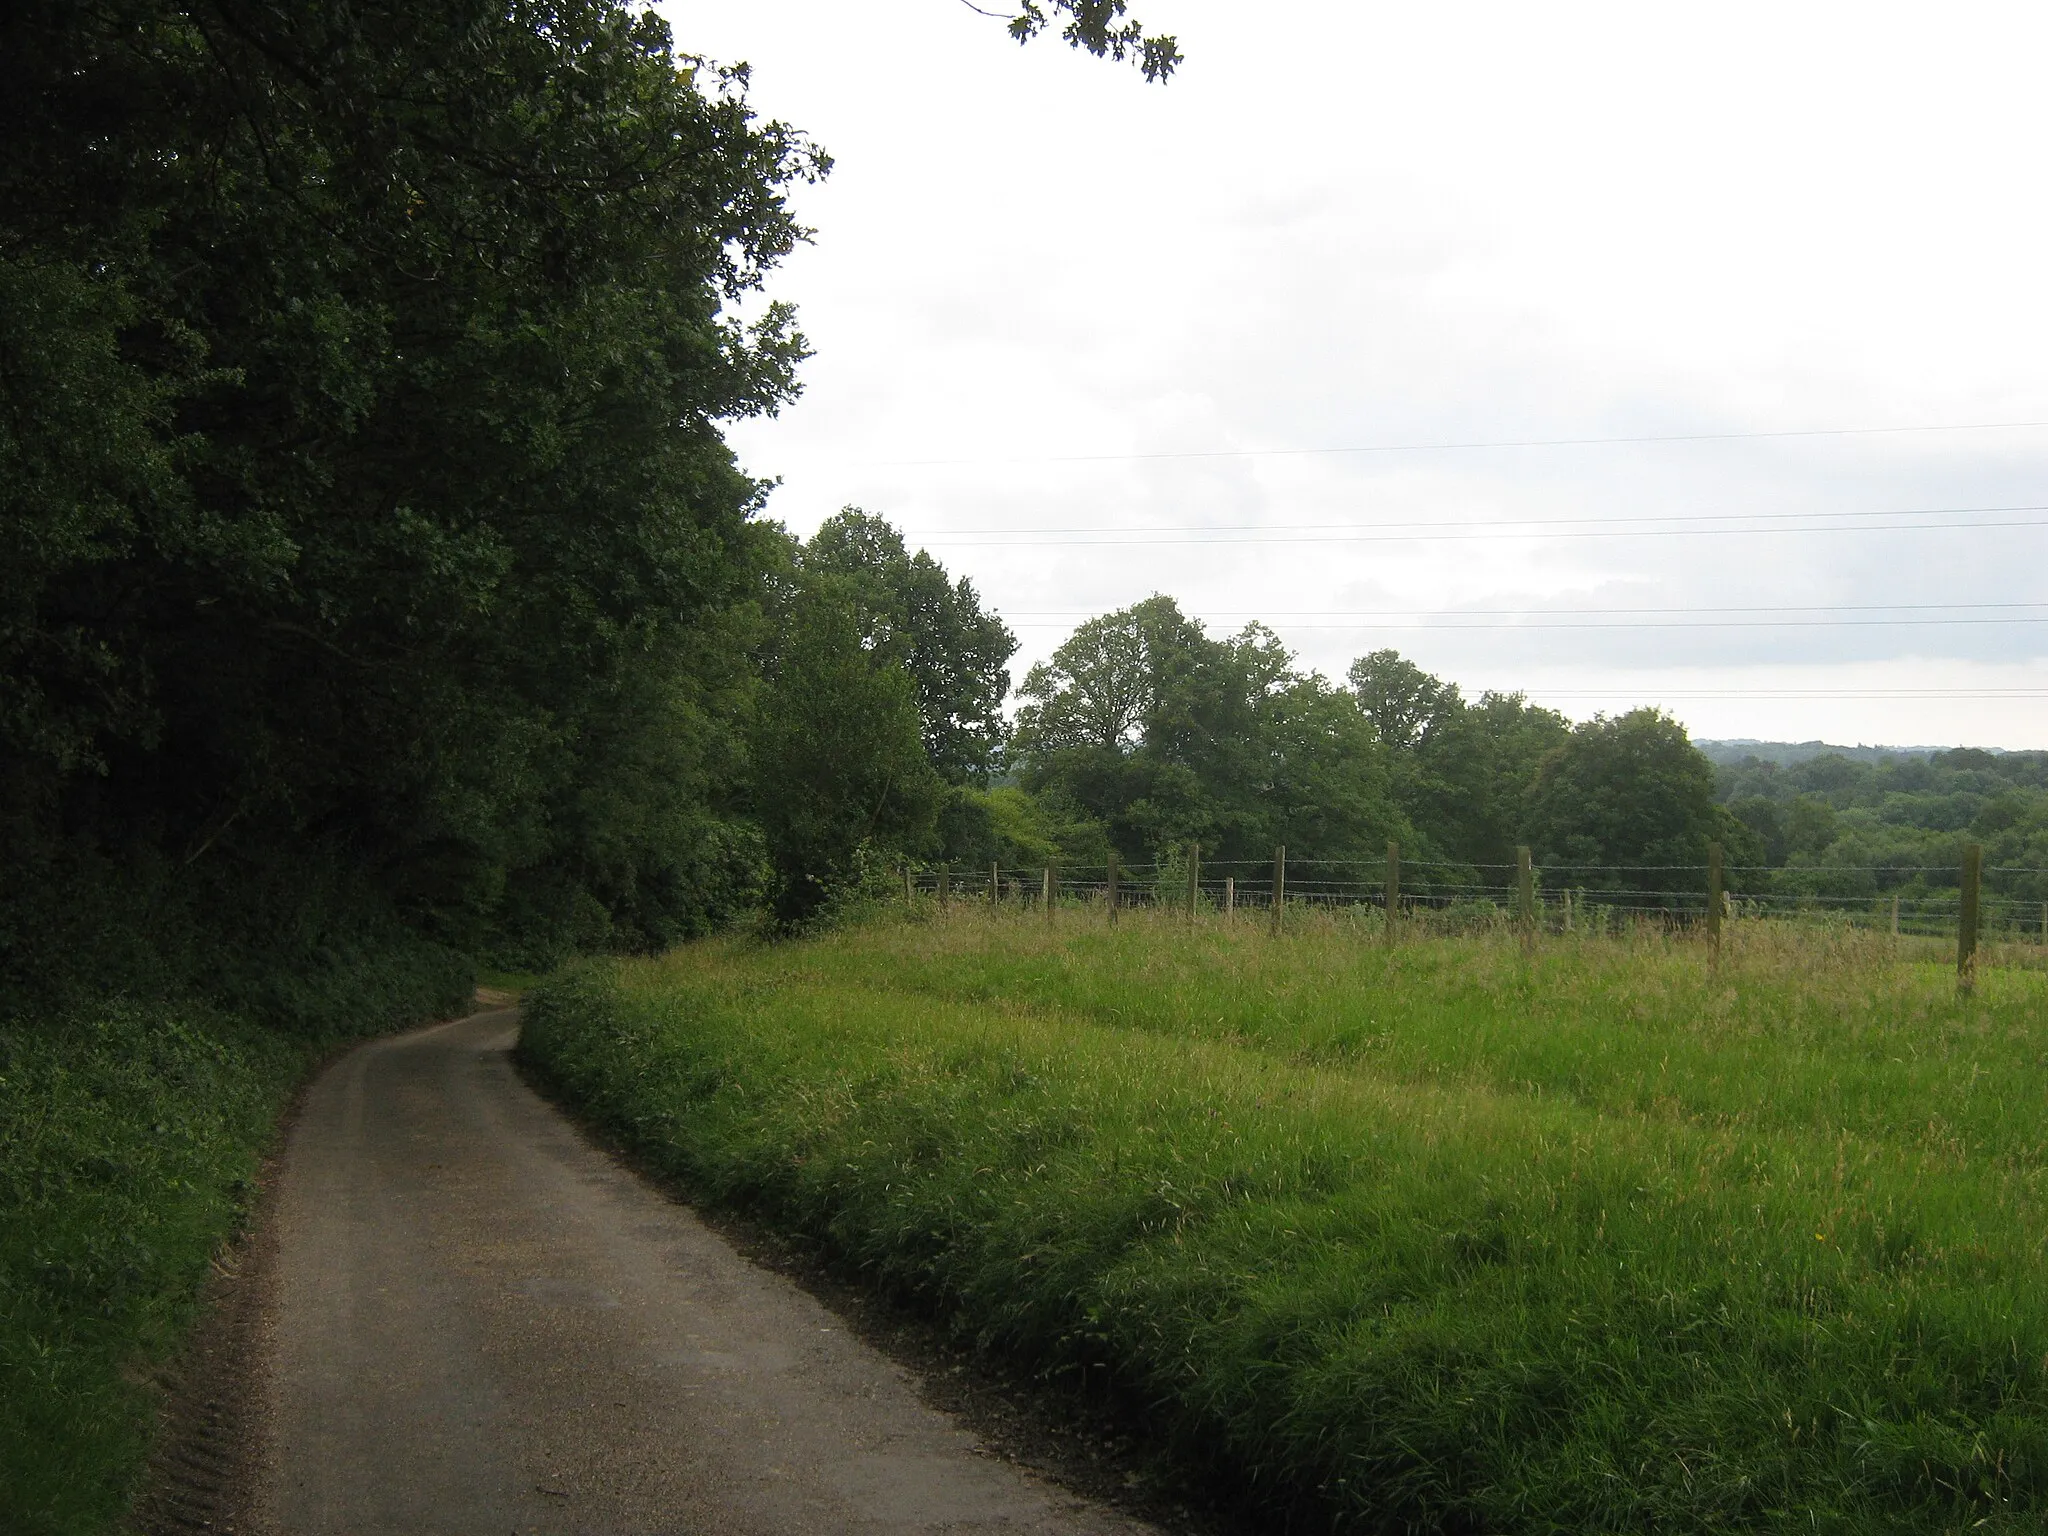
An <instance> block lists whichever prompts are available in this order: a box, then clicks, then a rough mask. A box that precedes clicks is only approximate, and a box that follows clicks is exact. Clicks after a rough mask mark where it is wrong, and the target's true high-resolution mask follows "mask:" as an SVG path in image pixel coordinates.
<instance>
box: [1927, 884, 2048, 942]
mask: <svg viewBox="0 0 2048 1536" xmlns="http://www.w3.org/2000/svg"><path fill="white" fill-rule="evenodd" d="M2043 910H2044V911H2048V908H2043ZM1898 936H1899V893H1898V892H1897V891H1893V892H1892V938H1893V939H1894V940H1896V939H1897V938H1898Z"/></svg>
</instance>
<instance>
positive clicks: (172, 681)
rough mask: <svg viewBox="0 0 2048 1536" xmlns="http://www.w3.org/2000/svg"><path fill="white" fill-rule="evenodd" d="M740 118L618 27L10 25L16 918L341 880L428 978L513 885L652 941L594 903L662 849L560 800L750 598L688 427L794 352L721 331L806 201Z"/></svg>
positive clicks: (221, 14) (94, 11) (48, 14)
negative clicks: (435, 936)
mask: <svg viewBox="0 0 2048 1536" xmlns="http://www.w3.org/2000/svg"><path fill="white" fill-rule="evenodd" d="M745 86H746V80H745V76H744V73H743V72H738V71H724V72H721V71H717V70H714V69H711V68H709V67H706V66H703V65H701V64H699V63H695V62H691V61H680V62H679V61H678V60H677V59H676V58H675V57H674V56H673V53H672V49H671V44H670V39H669V35H668V32H667V30H666V28H665V26H664V25H663V24H662V23H661V22H660V20H659V19H658V18H656V17H654V16H653V15H652V14H651V13H641V12H636V11H634V10H632V9H630V8H628V7H627V6H624V5H621V4H617V3H613V0H535V3H532V4H523V5H521V6H518V7H499V8H496V9H493V8H491V7H483V8H481V9H480V8H478V7H477V6H475V5H473V4H469V3H467V0H427V3H426V4H423V5H420V6H413V7H408V8H407V9H406V10H405V11H404V12H403V13H402V14H401V13H399V12H396V11H380V10H378V9H377V8H374V7H371V8H361V7H334V6H323V5H315V4H311V3H303V0H291V3H284V4H278V5H263V6H257V5H251V4H247V3H244V0H190V3H185V4H174V3H171V0H93V3H87V4H68V3H67V4H57V3H55V0H28V3H26V4H23V5H20V6H15V7H10V8H7V10H6V12H5V14H4V17H0V138H4V142H5V143H6V144H7V146H8V150H9V153H8V155H7V156H6V157H4V159H0V210H4V212H0V359H4V360H5V361H4V362H0V394H4V400H0V404H4V409H0V541H4V543H0V571H4V575H0V605H4V611H0V675H4V677H5V679H6V687H5V689H4V690H0V697H4V700H5V703H4V704H0V782H4V783H5V784H6V785H7V787H8V797H7V802H8V807H9V810H10V812H13V813H14V815H13V816H12V818H11V819H10V821H9V822H8V824H7V826H6V827H5V828H4V829H0V830H4V831H5V833H6V835H7V837H8V839H9V846H8V848H7V850H6V852H7V857H6V858H5V859H4V860H0V863H4V864H5V865H6V868H7V876H6V878H7V879H8V880H9V881H10V882H12V883H13V885H14V889H15V895H16V896H17V897H18V898H19V899H22V900H35V899H38V898H36V897H35V896H34V892H33V889H32V887H33V882H34V880H35V879H37V878H40V876H37V875H35V873H34V870H35V869H36V868H40V867H43V866H45V865H50V863H51V861H52V860H56V861H57V862H62V861H63V860H64V859H66V858H73V857H74V856H83V854H84V853H87V852H90V853H91V854H93V856H95V857H100V856H104V857H108V858H112V859H115V860H116V861H117V862H120V861H129V862H132V861H134V860H137V859H152V858H167V859H170V860H172V861H184V862H185V863H190V862H191V861H196V860H205V861H213V862H220V861H223V860H226V861H234V862H238V863H240V864H242V865H243V866H244V867H248V866H251V865H261V866H266V867H267V866H270V865H275V864H280V863H283V864H289V863H293V862H301V861H303V860H305V859H307V858H309V857H313V856H314V853H315V851H316V850H318V849H328V850H332V851H333V853H334V856H335V857H337V858H343V859H346V860H347V861H348V862H349V863H350V864H351V865H352V866H353V867H356V868H359V869H363V870H366V871H370V872H372V873H373V874H374V876H375V878H377V879H378V880H380V881H383V882H385V883H386V886H387V889H388V890H389V893H390V894H391V896H392V898H393V899H394V900H397V901H400V902H401V903H403V904H405V905H407V906H408V907H409V908H411V909H414V910H421V909H431V910H425V911H424V920H427V921H429V922H431V923H435V924H438V925H440V926H441V927H442V928H444V929H445V930H446V931H450V932H453V931H457V930H465V931H473V924H470V923H469V918H467V917H465V916H464V914H463V913H462V912H459V911H440V910H439V904H440V903H442V902H444V901H449V900H453V901H456V902H457V903H458V904H459V903H468V902H472V901H489V900H495V899H496V898H494V897H492V896H491V895H490V894H489V893H490V892H492V891H494V890H495V891H503V890H504V889H505V888H506V886H507V885H508V883H514V877H515V875H517V874H519V873H521V872H525V873H527V874H533V873H534V872H535V871H536V870H537V865H536V863H535V862H534V861H537V860H539V861H554V867H555V869H556V872H557V874H560V875H561V876H562V877H563V878H565V879H573V880H575V881H581V880H582V879H583V878H584V876H585V875H588V876H589V878H590V879H592V880H594V881H595V882H596V884H595V885H579V886H578V889H580V890H582V891H583V893H584V895H586V896H589V897H590V899H592V900H594V901H597V902H598V903H599V904H600V905H602V906H605V908H606V914H605V924H598V925H595V926H599V927H602V926H605V925H616V926H618V927H620V928H621V929H622V930H625V931H632V932H639V933H645V934H649V935H653V934H657V933H659V932H661V931H665V929H664V926H663V924H662V923H654V924H652V926H649V924H648V923H646V922H643V921H642V920H641V919H640V918H638V917H634V916H633V915H632V914H630V913H628V912H626V911H625V910H624V907H617V908H615V907H614V906H613V905H612V904H613V903H614V902H615V901H616V902H622V903H624V906H634V905H636V904H637V903H639V902H640V900H641V896H642V895H644V894H645V892H646V890H647V883H646V882H645V881H643V880H641V879H639V878H638V877H636V878H635V879H634V880H632V881H630V882H622V881H621V880H620V879H619V878H618V874H617V872H618V871H620V870H623V869H625V868H626V867H628V865H631V866H632V867H634V868H636V869H642V870H647V869H653V868H656V867H669V868H674V867H678V866H676V865H675V864H674V862H673V860H672V858H671V854H670V853H669V852H665V851H664V848H663V845H667V844H671V843H672V842H673V841H674V839H675V838H677V837H678V836H681V835H685V834H682V833H680V832H679V831H678V828H679V827H681V826H682V825H683V823H681V822H678V821H677V820H676V818H675V817H674V816H673V815H671V814H669V812H668V811H662V812H660V813H656V812H655V811H654V809H653V802H652V801H649V802H646V803H645V804H644V805H643V806H642V809H643V810H645V811H646V812H647V814H646V815H645V816H644V817H643V818H640V821H639V824H638V825H632V824H631V823H632V822H633V821H634V819H635V817H636V816H637V815H638V812H634V813H630V814H629V813H628V812H627V811H626V809H625V805H624V802H622V801H615V802H614V805H613V809H614V810H615V811H616V812H617V814H616V815H612V814H607V815H606V816H603V817H598V818H595V819H593V818H592V816H591V815H590V802H589V800H588V798H587V797H584V796H583V795H582V794H581V789H582V787H583V786H584V785H586V784H587V783H588V782H589V778H590V776H591V775H593V774H596V773H599V772H602V771H605V770H606V769H607V766H608V765H610V766H615V765H617V764H618V763H619V762H621V761H622V760H623V759H622V758H621V756H620V754H621V753H622V752H624V753H625V755H626V757H628V758H633V759H635V760H641V761H645V760H646V759H645V756H644V752H643V750H642V749H643V747H644V746H646V744H645V743H642V744H641V745H638V746H634V747H632V748H630V749H627V748H626V747H625V745H624V742H625V738H626V737H627V736H630V735H631V734H632V732H631V731H630V730H629V729H626V728H625V727H624V726H623V723H622V722H621V720H620V719H619V718H618V712H619V711H621V710H627V709H636V708H639V707H640V701H645V700H649V699H670V700H673V699H674V698H676V697H678V693H677V689H678V687H680V686H681V685H679V684H676V683H675V682H674V681H673V677H674V676H681V675H687V672H688V669H689V668H690V667H692V666H695V665H696V664H697V661H699V660H701V659H702V652H703V650H704V647H705V645H706V644H707V643H708V642H709V641H710V640H712V639H716V638H718V637H729V636H730V629H729V627H728V626H727V625H726V624H725V622H724V619H723V618H722V615H724V614H726V613H728V612H730V611H734V610H736V609H738V608H741V607H743V606H744V605H745V604H747V603H748V602H750V601H751V600H752V598H753V595H754V588H755V584H756V582H757V580H758V567H757V564H756V561H755V553H754V550H753V535H752V534H751V533H750V532H749V530H748V527H747V520H748V519H749V517H750V516H751V515H752V514H753V512H754V511H755V510H756V509H757V508H758V506H759V502H760V497H761V494H762V488H761V487H760V486H759V485H758V484H757V483H755V482H753V481H751V480H749V479H748V478H747V477H745V476H744V475H742V474H740V473H739V472H738V471H737V469H736V467H735V466H734V464H733V462H732V458H731V455H730V454H729V452H728V451H727V450H726V448H725V446H724V443H723V441H722V439H721V437H720V434H719V425H718V424H719V423H720V422H721V421H723V420H726V419H730V418H733V417H739V416H746V415H751V414H758V413H762V412H772V411H773V410H775V409H776V408H777V407H778V406H779V405H780V404H781V403H782V402H784V401H786V400H787V399H789V398H790V397H791V396H792V394H793V393H794V391H795V387H796V386H795V378H794V368H795V365H796V363H797V362H798V360H799V359H800V358H801V357H802V355H803V352H804V348H803V343H802V340H801V338H800V337H799V336H798V335H797V334H796V332H795V330H794V328H793V324H792V322H791V317H790V315H789V313H788V311H787V310H786V309H783V308H780V307H777V306H768V307H767V308H766V310H765V311H764V312H763V315H762V317H761V318H760V319H759V320H758V321H757V322H755V323H753V324H751V325H741V324H740V323H738V322H736V321H735V320H733V319H732V318H731V317H730V315H729V312H728V310H729V306H730V304H731V301H732V300H734V299H735V298H737V297H739V296H740V295H742V294H744V293H745V292H747V291H748V290H749V289H752V288H754V287H756V286H758V285H759V283H760V281H761V278H762V275H763V273H764V272H765V271H766V270H767V269H768V268H770V267H771V266H772V265H773V264H774V263H775V262H776V261H777V260H779V259H780V257H781V256H782V255H784V254H785V253H787V251H788V250H789V249H791V247H792V245H793V244H794V243H795V242H796V241H797V240H799V239H800V238H802V235H803V231H802V230H801V229H800V228H799V226H797V225H796V223H795V222H794V221H793V220H792V219H791V217H790V215H789V212H788V209H787V207H786V205H785V202H784V193H785V191H786V189H787V187H788V186H789V184H790V183H792V182H794V181H797V180H800V179H803V178H805V177H810V176H815V175H818V174H822V172H823V171H824V169H825V167H826V163H827V162H826V161H825V158H824V157H823V156H822V155H821V154H819V153H818V152H817V151H815V150H814V149H813V148H811V147H810V146H809V145H808V144H806V143H805V142H804V141H803V140H802V139H801V138H800V137H799V136H798V135H796V134H794V133H792V132H791V131H790V130H788V129H786V128H784V127H783V126H781V125H779V124H774V123H765V124H764V123H761V122H759V121H758V120H756V119H755V118H754V116H753V115H752V113H751V112H750V111H749V109H748V107H747V104H746V97H745ZM692 658H695V660H693V659H692ZM714 670H715V669H714ZM682 692H683V693H685V694H687V693H688V692H689V689H688V688H683V689H682ZM667 710H668V706H667V705H665V704H664V705H660V706H658V707H654V708H653V709H651V711H650V718H656V719H661V718H667ZM579 805H580V806H581V807H582V809H581V810H578V809H577V807H578V806H579ZM600 823H602V826H603V828H604V830H603V832H602V834H601V836H600V834H599V832H598V830H597V829H598V826H599V824H600ZM692 825H694V823H692ZM579 827H581V828H584V829H585V830H587V831H588V833H589V835H591V836H592V837H598V838H599V840H600V841H601V842H602V843H603V844H604V845H605V848H606V849H607V850H608V851H605V852H603V853H602V854H601V856H600V854H599V851H598V849H597V848H596V847H595V846H587V847H586V846H583V845H581V844H578V843H577V841H576V840H577V839H578V838H580V837H582V836H583V835H584V833H583V832H579V831H578V830H576V829H577V828H579ZM687 835H691V836H694V835H695V834H694V833H691V834H687ZM627 842H631V843H634V844H635V845H636V847H637V849H638V851H637V852H634V853H632V854H631V856H630V857H628V856H627V854H626V852H625V847H624V845H625V843H627ZM600 865H602V866H603V868H604V869H606V870H609V871H611V872H612V873H609V874H603V875H600V874H599V873H598V869H599V866H600ZM572 868H573V869H581V870H582V871H583V872H584V873H583V874H572V873H571V870H572ZM627 886H631V888H632V890H633V891H634V892H637V893H639V894H634V895H630V896H629V895H625V894H622V893H623V892H624V891H625V890H626V888H627ZM600 891H607V892H610V893H612V894H603V895H601V894H598V893H599V892H600ZM569 905H571V906H573V905H575V902H574V901H571V902H570V903H569ZM471 915H472V916H473V915H474V914H471Z"/></svg>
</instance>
